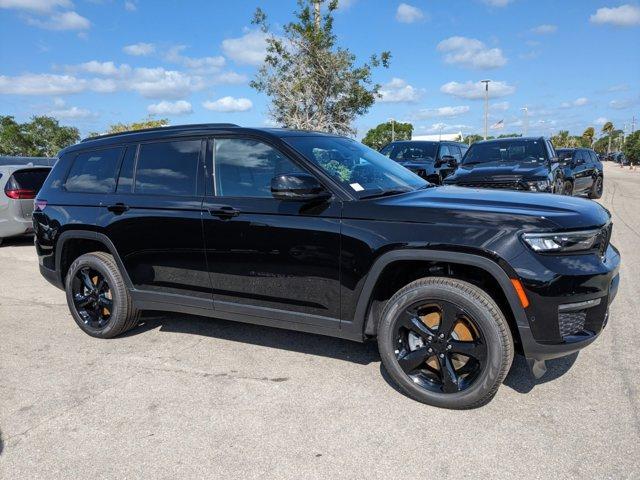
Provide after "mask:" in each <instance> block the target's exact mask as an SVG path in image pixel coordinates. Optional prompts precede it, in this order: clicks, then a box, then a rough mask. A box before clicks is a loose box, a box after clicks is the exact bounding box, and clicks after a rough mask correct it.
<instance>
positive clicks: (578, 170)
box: [556, 148, 604, 198]
mask: <svg viewBox="0 0 640 480" xmlns="http://www.w3.org/2000/svg"><path fill="white" fill-rule="evenodd" d="M556 153H557V154H558V159H559V160H560V165H561V166H562V169H563V172H564V188H563V191H564V194H565V195H587V196H588V197H589V198H600V197H602V190H603V188H604V170H603V168H602V163H601V162H600V159H599V158H598V155H597V154H596V152H594V151H593V150H591V149H590V148H559V149H557V150H556Z"/></svg>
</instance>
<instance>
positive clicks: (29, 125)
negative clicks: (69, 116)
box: [0, 115, 80, 157]
mask: <svg viewBox="0 0 640 480" xmlns="http://www.w3.org/2000/svg"><path fill="white" fill-rule="evenodd" d="M78 140H80V133H79V132H78V129H77V128H74V127H63V126H61V125H60V124H59V123H58V120H56V119H55V118H53V117H48V116H45V115H40V116H35V117H33V118H32V119H31V121H30V122H26V123H17V122H16V121H15V120H14V119H13V117H7V116H0V154H2V155H20V156H29V157H53V156H55V155H57V153H58V152H59V151H60V150H62V149H63V148H65V147H68V146H69V145H73V144H74V143H76V142H77V141H78Z"/></svg>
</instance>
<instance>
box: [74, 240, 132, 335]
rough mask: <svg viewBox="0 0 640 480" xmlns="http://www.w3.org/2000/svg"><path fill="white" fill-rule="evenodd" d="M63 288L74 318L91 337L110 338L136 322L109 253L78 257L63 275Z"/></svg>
mask: <svg viewBox="0 0 640 480" xmlns="http://www.w3.org/2000/svg"><path fill="white" fill-rule="evenodd" d="M65 290H66V293H67V304H68V305H69V310H70V311H71V314H72V315H73V319H74V320H75V321H76V323H77V324H78V326H79V327H80V328H81V329H82V330H83V331H84V332H86V333H87V334H89V335H91V336H93V337H98V338H113V337H115V336H117V335H120V334H121V333H124V332H126V331H127V330H130V329H131V328H133V327H135V326H136V324H137V322H138V312H137V311H136V309H135V308H134V306H133V304H132V301H131V296H130V295H129V291H128V290H127V288H126V286H125V283H124V279H123V277H122V274H121V273H120V271H119V270H118V266H117V264H116V262H115V260H114V259H113V257H112V256H111V255H109V254H108V253H104V252H92V253H87V254H85V255H82V256H80V257H78V258H77V259H76V260H75V261H74V262H73V263H72V264H71V266H70V267H69V271H68V272H67V276H66V277H65Z"/></svg>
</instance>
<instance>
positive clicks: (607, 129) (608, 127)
mask: <svg viewBox="0 0 640 480" xmlns="http://www.w3.org/2000/svg"><path fill="white" fill-rule="evenodd" d="M614 130H615V128H614V127H613V123H611V122H606V123H605V124H604V125H603V126H602V133H604V134H606V135H609V146H608V147H607V153H611V135H612V134H613V131H614Z"/></svg>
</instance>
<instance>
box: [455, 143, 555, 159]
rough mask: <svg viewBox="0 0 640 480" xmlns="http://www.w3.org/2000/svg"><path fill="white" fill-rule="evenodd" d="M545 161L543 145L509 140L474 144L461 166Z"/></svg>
mask: <svg viewBox="0 0 640 480" xmlns="http://www.w3.org/2000/svg"><path fill="white" fill-rule="evenodd" d="M544 161H545V154H544V145H543V142H542V141H538V140H511V141H504V142H487V143H474V144H473V145H471V147H469V150H468V151H467V154H466V155H465V156H464V158H463V159H462V164H463V165H473V164H476V163H489V162H501V163H529V162H531V163H538V162H544Z"/></svg>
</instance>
